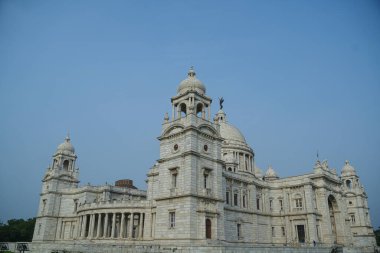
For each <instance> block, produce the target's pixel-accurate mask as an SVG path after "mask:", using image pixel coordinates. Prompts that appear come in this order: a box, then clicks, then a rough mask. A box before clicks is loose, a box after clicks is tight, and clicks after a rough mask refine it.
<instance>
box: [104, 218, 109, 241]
mask: <svg viewBox="0 0 380 253" xmlns="http://www.w3.org/2000/svg"><path fill="white" fill-rule="evenodd" d="M103 237H104V238H107V237H108V213H106V214H105V217H104V227H103Z"/></svg>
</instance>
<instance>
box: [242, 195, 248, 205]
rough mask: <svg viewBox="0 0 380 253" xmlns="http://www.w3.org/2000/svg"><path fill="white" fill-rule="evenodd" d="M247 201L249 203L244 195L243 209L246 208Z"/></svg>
mask: <svg viewBox="0 0 380 253" xmlns="http://www.w3.org/2000/svg"><path fill="white" fill-rule="evenodd" d="M246 201H247V198H246V196H245V195H243V207H244V208H246Z"/></svg>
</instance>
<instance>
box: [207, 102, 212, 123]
mask: <svg viewBox="0 0 380 253" xmlns="http://www.w3.org/2000/svg"><path fill="white" fill-rule="evenodd" d="M207 107H208V120H209V121H210V119H211V110H210V107H211V106H210V105H208V106H207Z"/></svg>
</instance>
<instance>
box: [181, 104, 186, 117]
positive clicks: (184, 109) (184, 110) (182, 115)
mask: <svg viewBox="0 0 380 253" xmlns="http://www.w3.org/2000/svg"><path fill="white" fill-rule="evenodd" d="M180 113H181V117H186V115H187V111H186V104H181V105H180Z"/></svg>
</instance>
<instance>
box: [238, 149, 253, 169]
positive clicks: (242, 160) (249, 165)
mask: <svg viewBox="0 0 380 253" xmlns="http://www.w3.org/2000/svg"><path fill="white" fill-rule="evenodd" d="M233 156H234V158H235V159H236V160H237V161H238V170H242V171H250V172H253V156H252V155H250V154H247V153H242V152H233Z"/></svg>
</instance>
